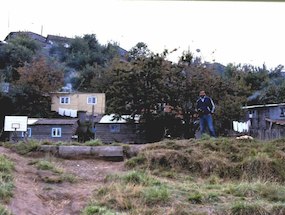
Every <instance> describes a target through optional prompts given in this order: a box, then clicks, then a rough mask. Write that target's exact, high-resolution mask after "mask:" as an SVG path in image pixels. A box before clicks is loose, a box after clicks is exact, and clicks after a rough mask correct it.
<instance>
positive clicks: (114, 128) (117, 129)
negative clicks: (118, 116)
mask: <svg viewBox="0 0 285 215" xmlns="http://www.w3.org/2000/svg"><path fill="white" fill-rule="evenodd" d="M110 132H111V133H119V132H120V125H119V124H112V125H110Z"/></svg>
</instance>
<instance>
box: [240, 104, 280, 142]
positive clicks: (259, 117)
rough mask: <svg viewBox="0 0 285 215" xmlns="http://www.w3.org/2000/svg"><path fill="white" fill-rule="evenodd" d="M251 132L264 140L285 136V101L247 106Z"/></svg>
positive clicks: (245, 108)
mask: <svg viewBox="0 0 285 215" xmlns="http://www.w3.org/2000/svg"><path fill="white" fill-rule="evenodd" d="M243 109H244V110H245V111H246V119H248V120H249V121H250V127H249V134H250V135H251V136H253V137H256V138H258V139H262V140H270V139H279V138H283V137H285V103H279V104H264V105H252V106H245V107H243Z"/></svg>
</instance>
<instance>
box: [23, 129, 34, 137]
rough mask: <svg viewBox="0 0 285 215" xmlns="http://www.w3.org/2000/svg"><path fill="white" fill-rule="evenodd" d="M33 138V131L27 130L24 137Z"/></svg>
mask: <svg viewBox="0 0 285 215" xmlns="http://www.w3.org/2000/svg"><path fill="white" fill-rule="evenodd" d="M31 136H32V129H31V128H27V131H23V132H22V137H31Z"/></svg>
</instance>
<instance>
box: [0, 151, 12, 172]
mask: <svg viewBox="0 0 285 215" xmlns="http://www.w3.org/2000/svg"><path fill="white" fill-rule="evenodd" d="M13 169H14V164H13V162H11V161H10V160H9V159H7V158H6V156H4V155H0V172H1V173H11V172H12V171H13Z"/></svg>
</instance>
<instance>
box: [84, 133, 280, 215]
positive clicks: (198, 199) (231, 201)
mask: <svg viewBox="0 0 285 215" xmlns="http://www.w3.org/2000/svg"><path fill="white" fill-rule="evenodd" d="M125 165H126V167H128V169H129V171H128V172H127V173H125V174H123V175H109V176H108V177H106V179H105V184H104V185H103V186H102V187H101V188H98V189H97V190H95V191H94V196H93V198H92V199H91V200H90V203H89V205H88V206H87V207H86V208H85V209H84V210H83V211H82V214H84V215H90V214H169V215H170V214H173V215H184V214H232V215H247V214H248V215H258V214H260V215H261V214H273V215H277V214H278V215H279V214H285V186H284V182H285V140H276V141H271V142H261V141H256V140H235V139H230V138H218V139H210V138H206V139H203V140H177V141H174V140H165V141H162V142H159V143H155V144H151V145H149V146H148V147H146V148H145V149H144V150H143V151H141V152H140V153H139V154H138V155H137V156H136V157H133V158H131V159H129V160H127V161H126V162H125Z"/></svg>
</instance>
